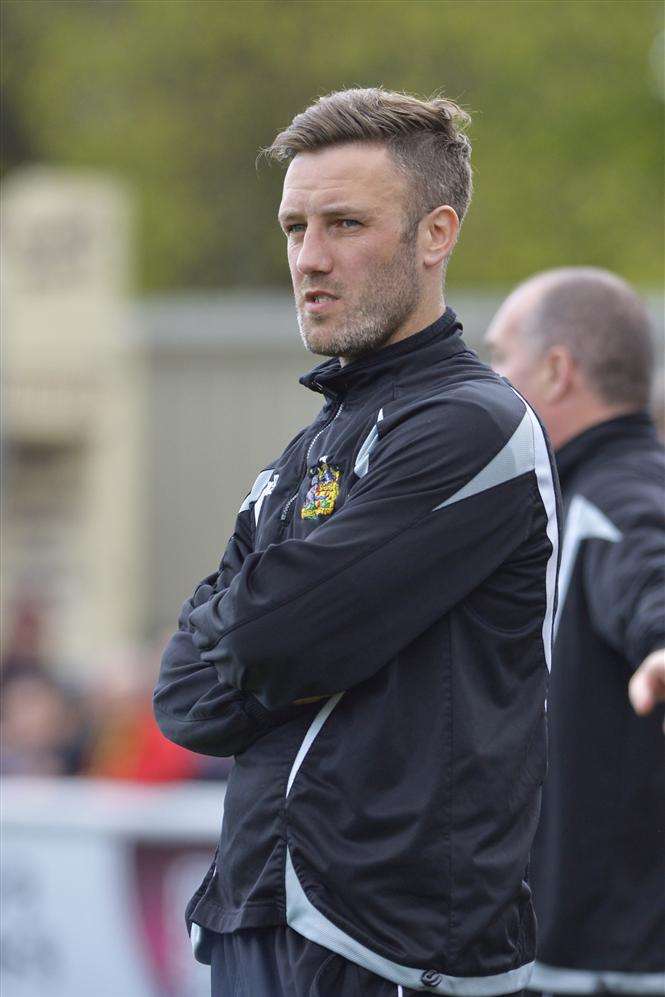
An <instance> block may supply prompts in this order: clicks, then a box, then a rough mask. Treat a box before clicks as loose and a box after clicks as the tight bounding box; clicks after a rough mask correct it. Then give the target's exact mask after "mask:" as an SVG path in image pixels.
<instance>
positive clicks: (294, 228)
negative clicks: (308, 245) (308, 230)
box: [284, 222, 305, 235]
mask: <svg viewBox="0 0 665 997" xmlns="http://www.w3.org/2000/svg"><path fill="white" fill-rule="evenodd" d="M284 231H285V232H286V234H287V235H296V234H297V233H298V232H304V231H305V224H304V222H294V223H293V225H286V226H285V227H284Z"/></svg>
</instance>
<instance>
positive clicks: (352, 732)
mask: <svg viewBox="0 0 665 997" xmlns="http://www.w3.org/2000/svg"><path fill="white" fill-rule="evenodd" d="M466 120H467V119H466V115H464V113H463V112H462V111H461V110H460V108H458V107H457V105H455V104H453V103H452V102H450V101H448V100H446V99H444V98H437V99H434V100H431V101H421V100H418V99H417V98H414V97H410V96H408V95H404V94H397V93H390V92H387V91H384V90H381V89H375V88H371V89H367V90H360V89H358V90H350V91H344V92H341V93H334V94H331V95H329V96H328V97H325V98H321V100H319V101H318V102H317V103H315V104H314V105H312V106H311V107H309V108H308V109H307V110H306V111H305V112H303V113H302V114H301V115H298V116H297V117H296V118H295V119H294V120H293V122H292V123H291V125H290V126H289V127H288V128H287V129H286V130H285V131H284V132H282V133H281V134H280V135H279V136H278V137H277V138H276V140H275V142H274V143H273V146H272V147H271V150H270V152H271V155H272V156H273V158H275V159H277V160H278V161H280V162H288V163H289V166H288V170H287V173H286V177H285V180H284V190H283V197H282V203H281V207H280V210H279V221H280V224H281V227H282V229H283V232H284V235H285V238H286V244H287V253H288V260H289V265H290V269H291V277H292V281H293V287H294V293H295V298H296V305H297V312H298V321H299V325H300V332H301V336H302V339H303V341H304V343H305V345H306V346H307V347H308V348H309V349H310V350H311V351H312V352H313V353H318V354H322V355H324V356H327V357H329V358H330V359H328V360H326V361H324V362H323V363H321V364H319V365H318V366H317V367H316V368H315V369H314V370H313V371H312V372H310V374H308V375H307V376H306V377H304V378H303V379H302V382H303V384H305V386H306V387H307V388H309V389H311V390H313V391H315V392H318V393H319V394H321V395H322V396H323V397H324V399H325V402H324V405H323V408H322V410H321V412H320V414H319V415H318V416H317V417H316V419H315V420H314V422H313V423H312V425H311V426H309V427H307V428H306V429H304V430H303V431H302V432H301V433H299V434H298V435H297V437H296V438H295V439H294V440H292V441H291V443H289V444H288V446H287V448H286V450H285V451H284V453H283V454H282V456H281V457H279V458H278V459H277V460H276V461H273V462H271V463H270V465H269V466H268V467H266V469H265V470H263V471H261V473H260V474H259V476H258V478H257V480H256V482H255V485H254V487H253V488H252V490H251V492H250V493H249V495H248V496H247V498H246V499H245V501H244V502H243V504H242V506H241V508H240V512H239V515H238V519H237V523H236V530H235V533H234V535H233V537H232V538H231V541H230V542H229V545H228V547H227V550H226V553H225V554H224V557H223V560H222V563H221V565H220V569H219V571H218V572H215V573H214V574H213V575H211V576H210V577H209V578H208V579H206V581H205V582H203V583H201V585H200V586H199V587H198V589H197V590H196V592H195V594H194V596H193V598H192V599H191V600H189V601H188V602H187V603H186V604H185V606H184V608H183V612H182V614H181V617H180V629H179V630H178V632H177V633H176V634H175V635H174V637H173V638H172V640H171V642H170V643H169V645H168V646H167V648H166V651H165V654H164V658H163V661H162V671H161V675H160V680H159V683H158V685H157V688H156V691H155V700H154V701H155V714H156V717H157V719H158V721H159V724H160V726H161V729H162V730H163V732H164V733H165V734H166V735H167V736H168V737H169V738H171V739H173V740H174V741H176V742H178V743H180V744H182V745H184V746H186V747H190V748H192V749H193V750H196V751H201V752H205V753H209V754H218V755H225V754H226V755H228V754H235V755H236V764H235V766H234V768H233V770H232V772H231V776H230V779H229V783H228V788H227V792H226V797H225V801H224V822H223V828H222V837H221V842H220V849H219V853H218V858H216V860H215V861H214V862H213V865H212V866H211V869H210V871H209V874H208V876H207V877H206V879H205V881H204V883H203V884H202V886H201V888H200V889H199V890H198V891H197V893H196V895H195V896H194V898H193V900H192V903H191V904H190V907H189V911H188V915H189V920H190V921H191V922H193V927H192V936H193V938H195V937H197V938H198V941H199V943H200V944H199V948H198V951H199V957H200V958H201V959H202V960H204V961H205V960H207V961H211V963H212V986H213V994H215V995H224V997H231V995H240V994H242V995H245V994H248V995H249V994H251V997H282V995H289V997H305V995H311V997H315V995H318V997H351V995H352V994H363V995H364V997H371V995H374V997H395V995H396V994H400V993H404V994H406V993H407V989H406V988H409V991H408V992H410V991H411V990H416V991H426V992H429V993H437V994H463V995H465V997H472V995H478V997H481V995H484V997H489V995H492V994H495V995H500V994H507V993H511V992H515V991H519V990H521V989H522V987H523V986H524V985H525V984H526V982H527V980H528V978H529V976H530V973H531V968H532V961H533V955H534V929H535V925H534V919H533V911H532V908H531V901H530V891H529V889H528V887H527V886H526V883H525V882H524V873H525V869H526V864H527V860H528V854H529V850H530V847H531V841H532V837H533V833H534V831H535V825H536V820H537V814H538V808H539V797H540V783H541V781H542V778H543V775H544V762H545V717H544V700H545V689H546V685H547V669H548V665H549V661H550V653H551V645H552V626H553V614H554V600H555V590H556V572H557V562H558V530H557V490H556V483H555V476H554V475H553V457H552V455H551V454H550V452H549V449H548V444H547V441H546V438H545V435H544V432H543V430H542V429H541V426H540V423H539V422H538V420H537V418H536V417H535V416H534V414H533V412H532V411H531V410H530V409H529V407H528V406H527V405H525V403H524V401H523V400H522V399H521V398H520V397H519V396H518V395H517V393H516V392H514V391H513V390H512V389H511V388H510V387H509V386H508V385H506V383H505V382H504V381H503V379H501V378H499V377H497V375H496V374H495V373H494V372H493V371H491V370H490V369H489V368H487V367H486V366H485V365H484V364H481V363H480V361H479V360H478V358H477V357H476V356H475V354H473V353H472V352H471V351H469V350H468V349H467V348H466V346H465V344H464V342H463V340H462V339H461V336H460V331H461V329H460V325H459V323H458V321H457V318H456V316H455V314H454V312H453V311H452V310H451V309H450V308H447V307H446V305H445V302H444V295H443V277H444V273H445V267H446V263H447V260H448V258H449V256H450V253H451V252H452V250H453V247H454V245H455V242H456V240H457V235H458V231H459V225H460V223H461V221H462V219H463V217H464V214H465V211H466V208H467V206H468V203H469V199H470V195H471V168H470V163H469V153H470V146H469V142H468V139H467V138H466V136H465V134H464V125H465V123H466ZM248 405H249V406H251V397H249V398H248ZM242 424H243V413H242V412H240V413H239V414H238V425H237V427H234V428H233V431H234V432H242ZM224 430H225V427H220V431H224ZM320 700H322V702H321V701H320Z"/></svg>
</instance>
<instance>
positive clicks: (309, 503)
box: [300, 458, 342, 519]
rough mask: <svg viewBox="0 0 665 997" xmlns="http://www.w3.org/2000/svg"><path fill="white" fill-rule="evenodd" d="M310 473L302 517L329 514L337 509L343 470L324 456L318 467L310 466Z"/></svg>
mask: <svg viewBox="0 0 665 997" xmlns="http://www.w3.org/2000/svg"><path fill="white" fill-rule="evenodd" d="M309 474H310V483H309V489H308V491H307V495H306V496H305V501H304V503H303V507H302V509H301V510H300V518H301V519H317V518H318V517H319V516H329V515H330V514H331V513H332V512H333V511H334V509H335V503H336V502H337V496H338V495H339V479H340V477H341V474H342V472H341V471H340V470H339V468H337V467H333V466H332V464H329V463H328V462H327V460H325V458H322V459H321V460H320V461H319V463H318V464H317V465H316V467H313V468H310V470H309Z"/></svg>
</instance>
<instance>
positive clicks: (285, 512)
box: [279, 402, 344, 524]
mask: <svg viewBox="0 0 665 997" xmlns="http://www.w3.org/2000/svg"><path fill="white" fill-rule="evenodd" d="M343 408H344V402H340V404H339V405H338V406H337V409H336V411H335V414H334V416H333V417H332V419H329V420H328V422H326V423H325V425H323V426H321V429H320V430H319V431H318V433H317V434H316V436H315V437H314V439H313V440H312V442H311V443H310V445H309V446H308V448H307V453H306V455H305V467H304V470H305V471H306V470H307V468H308V467H309V459H310V455H311V453H312V450H313V449H314V444H315V443H316V441H317V440H318V438H319V436H320V435H321V433H324V432H325V431H326V429H330V427H331V426H332V424H333V422H334V421H335V419H336V418H337V416H338V415H339V414H340V412H341V411H342V409H343ZM299 492H300V485H298V491H297V492H296V493H295V495H292V496H291V498H290V499H289V501H288V502H287V503H286V505H285V506H284V508H283V509H282V515H281V516H280V517H279V519H280V522H281V523H282V524H284V523H286V520H287V517H288V514H289V510H290V509H291V506H292V505H293V503H294V502H295V500H296V499H297V498H298V493H299Z"/></svg>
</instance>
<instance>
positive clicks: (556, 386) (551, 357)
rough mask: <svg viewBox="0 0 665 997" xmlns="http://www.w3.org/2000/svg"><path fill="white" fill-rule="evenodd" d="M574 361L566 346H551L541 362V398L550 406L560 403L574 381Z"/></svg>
mask: <svg viewBox="0 0 665 997" xmlns="http://www.w3.org/2000/svg"><path fill="white" fill-rule="evenodd" d="M575 370H576V367H575V361H574V360H573V358H572V356H571V354H570V350H569V349H568V348H567V347H566V346H552V347H550V349H549V350H548V351H547V353H546V354H545V356H544V357H543V359H542V362H541V370H540V381H541V388H542V392H543V398H544V400H545V401H547V402H549V403H550V404H551V403H553V402H559V401H561V400H562V399H563V398H564V397H565V396H566V395H567V394H568V393H569V391H570V389H571V387H572V385H573V381H574V379H575Z"/></svg>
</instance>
